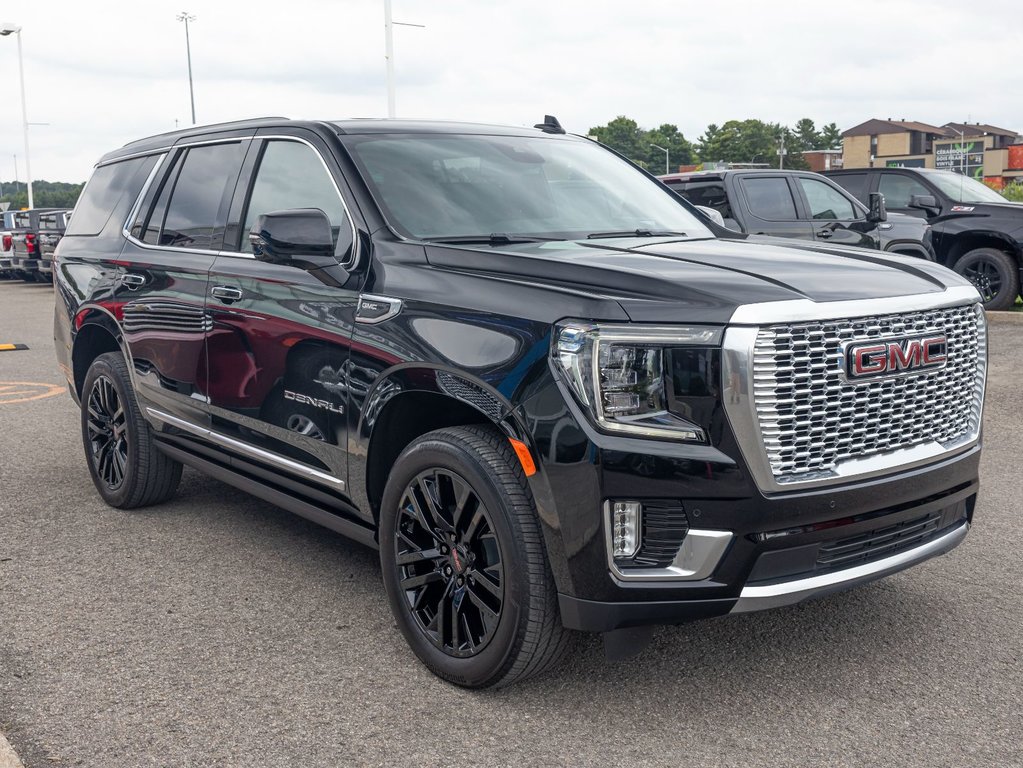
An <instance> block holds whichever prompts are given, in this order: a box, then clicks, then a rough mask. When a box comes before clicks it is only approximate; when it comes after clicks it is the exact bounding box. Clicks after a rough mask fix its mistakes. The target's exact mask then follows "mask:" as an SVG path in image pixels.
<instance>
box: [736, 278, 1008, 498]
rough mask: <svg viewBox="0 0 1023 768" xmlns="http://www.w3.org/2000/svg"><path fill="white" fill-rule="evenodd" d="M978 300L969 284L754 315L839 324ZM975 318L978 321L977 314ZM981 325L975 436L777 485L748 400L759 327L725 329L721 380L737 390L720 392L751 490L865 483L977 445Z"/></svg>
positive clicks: (799, 304) (983, 379) (983, 345)
mask: <svg viewBox="0 0 1023 768" xmlns="http://www.w3.org/2000/svg"><path fill="white" fill-rule="evenodd" d="M924 299H929V301H928V302H926V303H924V302H923V300H924ZM979 302H980V295H979V294H978V293H977V291H976V289H975V288H973V286H969V287H966V286H962V287H956V288H949V289H948V290H947V291H945V292H944V293H941V294H923V295H918V296H909V297H893V298H885V299H869V300H866V301H849V302H831V303H822V304H816V303H814V302H810V301H807V300H803V299H799V300H796V301H784V302H777V303H778V304H784V305H790V306H794V309H795V311H796V313H797V314H796V315H795V316H793V315H791V314H785V313H783V312H777V313H773V314H770V313H769V314H767V315H760V317H766V318H769V319H764V320H762V321H761V322H762V324H763V325H769V324H774V323H786V322H800V321H804V320H810V321H813V320H841V319H844V318H851V317H863V316H869V315H875V314H878V315H880V314H903V313H910V312H919V311H926V310H931V309H948V308H951V307H956V306H964V305H969V304H976V303H979ZM807 304H809V305H811V307H813V308H815V309H813V311H812V314H807V313H808V312H810V308H809V307H807V306H806V305H807ZM770 306H771V305H770V304H748V305H745V306H743V307H739V309H737V310H736V313H735V315H739V316H740V317H745V318H747V319H748V320H751V319H752V317H753V316H754V315H752V314H750V313H749V312H745V313H743V312H740V310H744V309H752V308H761V307H770ZM831 306H838V307H839V309H838V312H839V314H832V313H831V312H828V311H826V309H827V308H829V307H831ZM846 313H851V314H846ZM735 315H733V317H734V316H735ZM979 319H980V320H982V321H983V320H984V317H983V312H982V311H981V315H980V317H979ZM981 327H982V329H983V331H982V333H981V334H980V336H979V339H978V341H979V346H980V350H979V354H978V365H979V367H980V368H981V371H980V373H979V376H980V388H979V398H980V403H981V405H980V414H979V418H978V422H977V430H976V431H975V432H973V433H969V434H966V435H964V436H962V437H961V438H959V439H958V440H954V441H951V442H949V443H939V442H937V441H932V442H929V443H922V444H919V445H915V446H912V447H909V448H904V449H899V450H895V451H889V452H887V453H880V454H875V455H873V456H869V457H867V458H864V459H850V460H847V461H844V462H842V463H841V464H839V465H837V466H836V467H835V469H834V470H833V471H832V472H830V473H829V474H828V475H826V476H824V477H816V478H808V479H804V480H789V481H787V482H781V483H779V482H778V481H777V479H776V478H775V476H774V472H773V471H772V470H771V465H770V461H769V459H768V456H767V451H766V450H765V448H764V445H765V442H764V436H763V434H762V433H761V431H760V422H759V419H758V418H757V413H756V404H755V403H754V402H753V392H754V373H755V371H754V366H753V355H754V347H755V345H756V340H757V334H758V333H759V331H760V326H759V325H739V326H734V325H733V326H730V327H729V328H727V329H726V330H725V337H724V341H723V342H722V357H723V360H722V366H721V368H722V381H723V382H725V385H726V386H727V385H728V384H729V383H731V382H739V384H740V386H739V391H738V392H735V391H731V390H730V391H726V392H725V393H724V398H723V399H724V406H725V415H726V417H727V418H728V422H729V425H730V426H731V428H732V432H733V433H734V434H735V436H736V442H737V443H738V445H739V450H740V451H741V452H742V456H743V458H744V459H745V461H746V466H747V467H748V468H749V471H750V474H751V475H752V476H753V480H754V481H755V482H756V484H757V487H758V488H759V489H760V490H761V491H763V492H764V493H785V492H787V491H802V490H804V489H810V488H819V487H825V486H832V485H837V484H841V483H849V482H854V481H861V480H868V479H871V478H875V477H880V476H882V475H888V474H892V473H893V472H897V471H905V470H910V469H915V468H917V467H921V466H924V465H926V464H931V463H936V462H938V461H941V460H943V459H951V458H954V457H955V456H957V455H958V454H960V453H964V452H965V451H967V450H968V449H970V448H971V447H973V446H975V445H976V444H977V443H979V442H980V435H981V424H982V423H983V417H984V413H983V403H984V395H985V391H986V387H987V368H988V360H987V331H986V328H987V324H986V322H982V323H981Z"/></svg>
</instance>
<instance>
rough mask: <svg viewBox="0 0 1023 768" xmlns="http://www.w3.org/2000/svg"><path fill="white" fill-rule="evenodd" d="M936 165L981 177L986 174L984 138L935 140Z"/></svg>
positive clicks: (936, 166)
mask: <svg viewBox="0 0 1023 768" xmlns="http://www.w3.org/2000/svg"><path fill="white" fill-rule="evenodd" d="M934 167H935V168H938V169H940V170H944V171H955V172H956V173H965V174H966V175H967V176H973V177H974V178H978V179H979V178H980V177H982V176H983V175H984V140H983V139H980V140H978V141H952V142H947V143H944V144H939V143H938V142H934Z"/></svg>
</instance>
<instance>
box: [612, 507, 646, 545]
mask: <svg viewBox="0 0 1023 768" xmlns="http://www.w3.org/2000/svg"><path fill="white" fill-rule="evenodd" d="M642 508H643V507H642V505H641V504H640V503H639V502H638V501H615V502H613V503H612V504H611V553H612V555H613V556H614V557H615V559H621V558H629V557H632V556H633V555H635V554H636V552H637V551H639V540H640V536H641V535H642V533H641V530H640V527H639V526H640V510H641V509H642Z"/></svg>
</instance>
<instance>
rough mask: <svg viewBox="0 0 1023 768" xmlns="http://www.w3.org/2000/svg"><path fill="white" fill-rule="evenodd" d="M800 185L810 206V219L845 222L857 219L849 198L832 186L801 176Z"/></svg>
mask: <svg viewBox="0 0 1023 768" xmlns="http://www.w3.org/2000/svg"><path fill="white" fill-rule="evenodd" d="M799 185H800V186H801V187H802V188H803V194H805V195H806V202H807V203H808V204H809V205H810V218H812V219H843V220H848V219H855V218H857V216H856V209H855V208H853V204H852V203H851V202H849V198H847V197H846V196H845V195H843V194H842V193H841V192H839V191H838V190H837V189H835V188H834V187H833V186H831V185H830V184H826V183H825V182H823V181H818V180H817V179H807V178H805V177H803V176H800V177H799Z"/></svg>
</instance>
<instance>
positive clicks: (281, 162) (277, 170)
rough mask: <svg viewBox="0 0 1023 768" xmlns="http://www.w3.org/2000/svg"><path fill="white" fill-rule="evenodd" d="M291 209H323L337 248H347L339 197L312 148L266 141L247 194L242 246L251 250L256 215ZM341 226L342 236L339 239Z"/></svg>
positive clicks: (348, 233)
mask: <svg viewBox="0 0 1023 768" xmlns="http://www.w3.org/2000/svg"><path fill="white" fill-rule="evenodd" d="M293 208H317V209H319V210H321V211H323V212H324V213H325V214H326V215H327V218H328V219H329V220H330V227H331V230H332V231H333V233H334V245H335V246H336V247H337V248H338V251H339V252H344V251H347V250H348V248H349V247H350V246H351V244H352V232H351V228H350V227H349V225H348V219H347V217H346V216H345V213H344V208H343V207H342V205H341V198H340V197H339V196H338V193H337V188H336V187H335V186H334V181H333V180H332V179H331V178H330V174H329V173H327V169H326V168H325V167H324V166H323V162H322V161H321V160H320V156H319V154H317V152H316V150H314V149H313V148H312V147H310V146H308V145H306V144H301V143H299V142H297V141H271V142H268V143H267V145H266V148H265V149H264V150H263V157H262V159H261V160H260V162H259V170H258V171H257V172H256V181H255V183H254V184H253V185H252V194H251V195H250V196H249V206H248V210H247V212H246V214H245V227H244V229H243V230H242V248H243V249H244V250H246V251H248V250H251V246H250V245H249V238H248V233H249V230H250V229H252V225H253V224H255V222H256V218H257V217H258V216H259V215H260V214H263V213H270V212H271V211H286V210H290V209H293ZM342 228H343V229H344V232H345V236H344V237H341V238H340V242H339V233H340V232H341V230H342Z"/></svg>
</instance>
